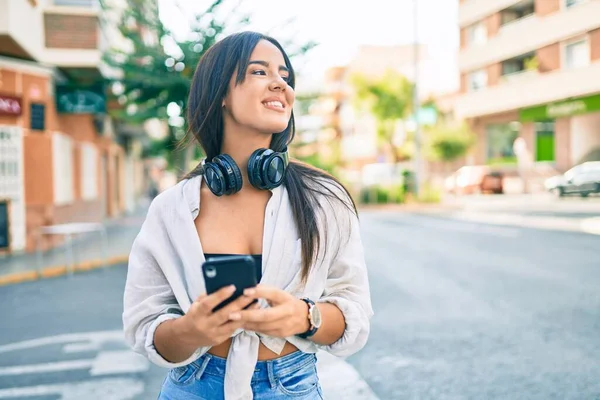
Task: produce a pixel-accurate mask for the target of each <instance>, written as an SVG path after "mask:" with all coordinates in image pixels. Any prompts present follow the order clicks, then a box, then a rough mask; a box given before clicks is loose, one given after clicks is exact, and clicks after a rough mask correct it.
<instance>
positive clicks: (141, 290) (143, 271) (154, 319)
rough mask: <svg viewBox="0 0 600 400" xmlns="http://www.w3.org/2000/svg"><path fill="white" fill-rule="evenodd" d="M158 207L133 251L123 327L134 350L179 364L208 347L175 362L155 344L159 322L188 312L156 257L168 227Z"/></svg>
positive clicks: (161, 363) (155, 360) (160, 363)
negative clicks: (159, 213)
mask: <svg viewBox="0 0 600 400" xmlns="http://www.w3.org/2000/svg"><path fill="white" fill-rule="evenodd" d="M157 199H158V198H156V199H155V201H156V200H157ZM157 208H158V206H157V205H156V204H155V203H154V202H153V204H152V205H151V206H150V209H149V210H148V216H147V217H146V220H145V221H144V224H143V225H142V228H141V230H140V233H139V234H138V236H137V237H136V239H135V241H134V244H133V246H132V249H131V253H130V255H129V264H128V270H127V280H126V283H125V292H124V296H123V329H124V333H125V341H126V342H127V343H128V344H129V346H131V348H132V349H133V351H135V352H136V353H139V354H142V355H143V356H145V357H147V358H148V360H150V361H151V362H152V363H154V364H156V365H158V366H161V367H165V368H175V367H179V366H183V365H187V364H189V363H191V362H192V361H194V360H195V359H197V358H198V357H200V355H202V354H203V353H205V352H206V351H207V350H208V347H207V348H199V349H197V350H196V351H195V352H194V353H193V354H192V355H191V356H190V357H189V358H188V359H187V360H184V361H181V362H178V363H172V362H169V361H168V360H166V359H165V358H164V357H162V356H161V355H160V354H159V353H158V351H157V350H156V347H155V346H154V334H155V332H156V329H157V328H158V326H159V325H160V324H161V323H163V322H165V321H167V320H169V319H173V318H179V317H181V316H182V315H183V314H184V313H183V311H182V310H181V307H180V306H179V303H178V302H177V299H176V297H175V295H174V293H173V290H172V288H171V286H170V285H169V282H168V280H167V278H166V277H165V274H164V272H163V270H162V269H161V268H160V265H159V263H158V261H157V259H156V257H155V252H157V251H160V240H161V239H160V237H161V236H160V232H161V229H163V230H164V227H161V226H160V225H161V224H160V219H159V216H158V215H157V214H158V212H157Z"/></svg>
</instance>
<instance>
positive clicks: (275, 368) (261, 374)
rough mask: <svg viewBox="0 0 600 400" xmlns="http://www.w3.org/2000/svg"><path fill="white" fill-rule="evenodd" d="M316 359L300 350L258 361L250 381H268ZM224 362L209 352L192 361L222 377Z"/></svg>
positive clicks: (206, 370) (223, 374)
mask: <svg viewBox="0 0 600 400" xmlns="http://www.w3.org/2000/svg"><path fill="white" fill-rule="evenodd" d="M316 361H317V357H316V355H315V354H313V353H304V352H302V351H295V352H293V353H290V354H288V355H285V356H283V357H279V358H276V359H274V360H266V361H258V362H257V363H256V366H255V367H254V375H253V376H252V381H253V382H256V381H269V380H273V379H274V378H278V377H281V376H286V375H290V374H293V373H294V372H296V371H298V370H300V369H302V368H304V367H306V366H307V365H310V364H314V363H316ZM226 363H227V360H226V359H225V358H221V357H217V356H214V355H212V354H210V353H206V354H204V355H203V356H201V357H200V358H198V359H197V360H196V361H194V362H193V364H196V365H197V366H198V367H202V366H203V365H205V369H204V373H205V374H210V375H217V376H222V377H224V376H225V365H226Z"/></svg>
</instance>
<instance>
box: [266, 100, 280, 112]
mask: <svg viewBox="0 0 600 400" xmlns="http://www.w3.org/2000/svg"><path fill="white" fill-rule="evenodd" d="M263 105H264V106H265V107H267V108H270V109H273V110H283V109H284V108H285V107H284V105H283V104H282V103H281V102H280V101H265V102H264V103H263Z"/></svg>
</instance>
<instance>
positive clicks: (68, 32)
mask: <svg viewBox="0 0 600 400" xmlns="http://www.w3.org/2000/svg"><path fill="white" fill-rule="evenodd" d="M57 3H61V4H63V3H64V2H63V1H61V2H55V4H57ZM68 3H69V4H72V3H81V2H74V1H71V2H68ZM97 14H98V11H97V10H94V9H90V8H85V7H84V8H82V7H71V6H69V7H67V6H62V5H60V6H59V5H56V6H51V7H49V8H46V9H45V10H44V31H45V47H46V49H45V51H44V61H45V62H47V63H50V64H53V65H56V66H58V67H62V68H90V69H95V70H96V69H97V68H98V66H99V65H100V64H101V58H102V48H101V47H102V43H103V41H102V32H101V28H100V24H99V21H98V15H97Z"/></svg>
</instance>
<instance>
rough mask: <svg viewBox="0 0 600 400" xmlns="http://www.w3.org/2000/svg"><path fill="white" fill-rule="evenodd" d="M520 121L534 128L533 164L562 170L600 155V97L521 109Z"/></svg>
mask: <svg viewBox="0 0 600 400" xmlns="http://www.w3.org/2000/svg"><path fill="white" fill-rule="evenodd" d="M519 117H520V121H521V122H522V123H524V124H533V129H532V136H533V138H532V140H531V143H532V145H533V147H532V150H533V156H534V158H533V160H534V161H536V162H544V161H546V162H554V163H556V165H557V167H559V168H560V169H568V168H570V167H571V166H572V165H575V164H579V163H581V162H583V161H587V160H588V159H589V158H590V157H591V158H595V156H594V153H595V152H600V94H595V95H590V96H585V97H579V98H573V99H568V100H564V101H560V102H555V103H550V104H545V105H541V106H537V107H531V108H526V109H522V110H521V111H520V112H519Z"/></svg>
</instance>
